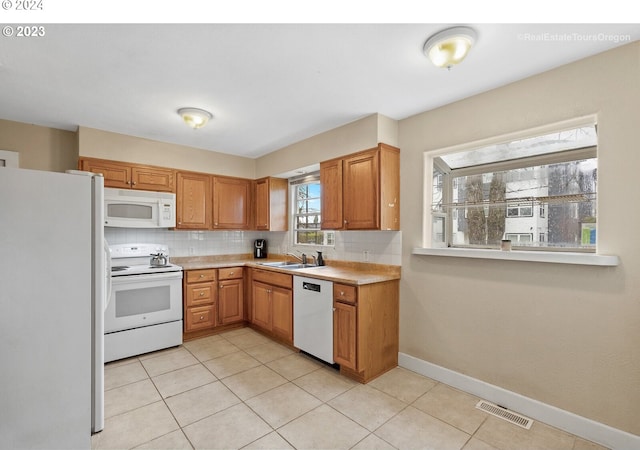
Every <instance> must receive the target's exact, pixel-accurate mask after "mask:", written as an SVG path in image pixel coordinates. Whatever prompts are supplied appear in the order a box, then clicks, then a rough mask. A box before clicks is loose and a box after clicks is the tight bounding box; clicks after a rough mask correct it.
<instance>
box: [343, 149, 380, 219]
mask: <svg viewBox="0 0 640 450" xmlns="http://www.w3.org/2000/svg"><path fill="white" fill-rule="evenodd" d="M343 170H344V173H343V186H344V194H343V195H344V198H343V205H344V222H345V228H346V229H347V230H375V229H379V228H380V181H379V164H378V150H370V151H366V152H362V153H357V154H355V155H352V156H349V157H348V158H345V159H344V168H343Z"/></svg>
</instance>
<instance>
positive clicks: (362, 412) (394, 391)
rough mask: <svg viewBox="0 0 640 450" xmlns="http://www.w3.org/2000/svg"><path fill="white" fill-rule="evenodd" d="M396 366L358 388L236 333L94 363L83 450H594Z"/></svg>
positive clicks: (255, 336) (247, 332)
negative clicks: (95, 426)
mask: <svg viewBox="0 0 640 450" xmlns="http://www.w3.org/2000/svg"><path fill="white" fill-rule="evenodd" d="M478 400H479V399H478V398H476V397H474V396H472V395H469V394H466V393H464V392H461V391H458V390H456V389H453V388H451V387H449V386H447V385H444V384H442V383H439V382H437V381H434V380H431V379H429V378H426V377H423V376H421V375H418V374H416V373H413V372H411V371H408V370H406V369H402V368H400V367H398V368H396V369H394V370H392V371H390V372H388V373H386V374H385V375H383V376H381V377H379V378H377V379H375V380H373V381H371V382H370V383H368V384H366V385H362V384H359V383H356V382H354V381H351V380H350V379H348V378H345V377H343V376H341V375H340V374H339V373H338V372H337V371H335V370H334V369H332V368H330V367H327V366H325V365H323V364H320V363H318V362H317V361H315V360H313V359H312V358H309V357H307V356H305V355H303V354H300V353H296V352H294V351H292V350H291V349H289V348H287V347H284V346H282V345H279V344H276V343H274V342H272V341H271V340H269V339H268V338H266V337H264V336H262V335H261V334H259V333H256V332H255V331H253V330H251V329H250V328H242V329H237V330H233V331H229V332H226V333H223V334H219V335H216V336H211V337H207V338H202V339H198V340H194V341H190V342H186V343H185V344H184V345H182V346H180V347H175V348H172V349H167V350H163V351H159V352H155V353H150V354H146V355H141V356H139V357H134V358H128V359H125V360H122V361H116V362H113V363H109V364H107V365H106V366H105V417H106V420H105V428H104V430H103V431H102V432H100V433H98V434H96V435H94V436H93V437H92V448H94V449H130V448H152V449H192V448H195V449H239V448H245V449H291V448H296V449H342V448H344V449H349V448H353V449H366V450H374V449H394V448H398V449H417V448H424V449H437V450H444V449H456V450H458V449H464V450H492V449H499V450H512V449H517V450H524V449H545V450H561V449H567V450H588V449H591V450H595V449H602V448H603V447H600V446H598V445H596V444H593V443H591V442H588V441H586V440H584V439H581V438H579V437H576V436H573V435H570V434H568V433H565V432H563V431H560V430H558V429H556V428H553V427H550V426H548V425H545V424H543V423H540V422H537V421H536V422H534V424H533V427H532V428H531V430H524V429H522V428H520V427H517V426H515V425H511V424H509V423H507V422H505V421H503V420H500V419H497V418H495V417H493V416H490V415H488V414H486V413H484V412H482V411H479V410H477V409H476V408H475V404H476V403H477V402H478Z"/></svg>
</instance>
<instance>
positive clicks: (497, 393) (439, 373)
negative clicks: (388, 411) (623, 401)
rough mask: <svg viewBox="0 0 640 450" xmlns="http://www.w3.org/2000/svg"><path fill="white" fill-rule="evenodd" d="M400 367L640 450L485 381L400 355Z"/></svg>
mask: <svg viewBox="0 0 640 450" xmlns="http://www.w3.org/2000/svg"><path fill="white" fill-rule="evenodd" d="M398 365H399V366H400V367H404V368H405V369H409V370H411V371H413V372H416V373H419V374H421V375H424V376H426V377H429V378H432V379H434V380H436V381H440V382H442V383H444V384H447V385H449V386H452V387H454V388H456V389H460V390H461V391H464V392H468V393H469V394H473V395H475V396H476V397H480V398H482V399H484V400H488V401H490V402H493V403H497V404H499V405H503V406H505V407H507V408H509V409H510V410H512V411H515V412H518V413H520V414H524V415H525V416H529V417H531V418H532V419H535V420H539V421H540V422H544V423H546V424H548V425H551V426H553V427H556V428H559V429H561V430H564V431H566V432H568V433H571V434H575V435H576V436H580V437H582V438H584V439H587V440H589V441H593V442H596V443H598V444H600V445H604V446H605V447H609V448H611V449H619V450H628V449H632V448H636V449H640V436H636V435H635V434H631V433H627V432H626V431H622V430H618V429H616V428H613V427H610V426H608V425H605V424H603V423H600V422H596V421H594V420H591V419H587V418H586V417H582V416H579V415H577V414H574V413H571V412H569V411H565V410H562V409H560V408H556V407H555V406H551V405H548V404H546V403H542V402H540V401H538V400H534V399H532V398H529V397H525V396H523V395H520V394H517V393H515V392H512V391H508V390H506V389H503V388H501V387H498V386H494V385H492V384H489V383H485V382H484V381H481V380H478V379H476V378H472V377H470V376H467V375H464V374H461V373H459V372H455V371H453V370H450V369H446V368H444V367H441V366H438V365H435V364H432V363H430V362H427V361H424V360H422V359H418V358H416V357H414V356H411V355H407V354H406V353H402V352H400V353H398Z"/></svg>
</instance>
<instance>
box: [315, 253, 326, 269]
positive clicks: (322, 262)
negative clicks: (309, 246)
mask: <svg viewBox="0 0 640 450" xmlns="http://www.w3.org/2000/svg"><path fill="white" fill-rule="evenodd" d="M316 262H317V264H318V265H319V266H324V259H322V252H318V257H317V258H316Z"/></svg>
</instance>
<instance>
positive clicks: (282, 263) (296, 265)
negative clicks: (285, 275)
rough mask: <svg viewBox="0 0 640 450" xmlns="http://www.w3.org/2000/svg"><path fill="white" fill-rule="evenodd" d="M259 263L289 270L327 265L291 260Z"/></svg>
mask: <svg viewBox="0 0 640 450" xmlns="http://www.w3.org/2000/svg"><path fill="white" fill-rule="evenodd" d="M258 264H260V265H262V266H267V267H277V268H279V269H287V270H297V269H308V268H310V267H325V266H316V265H315V264H302V263H297V262H289V261H274V262H263V263H258Z"/></svg>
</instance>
